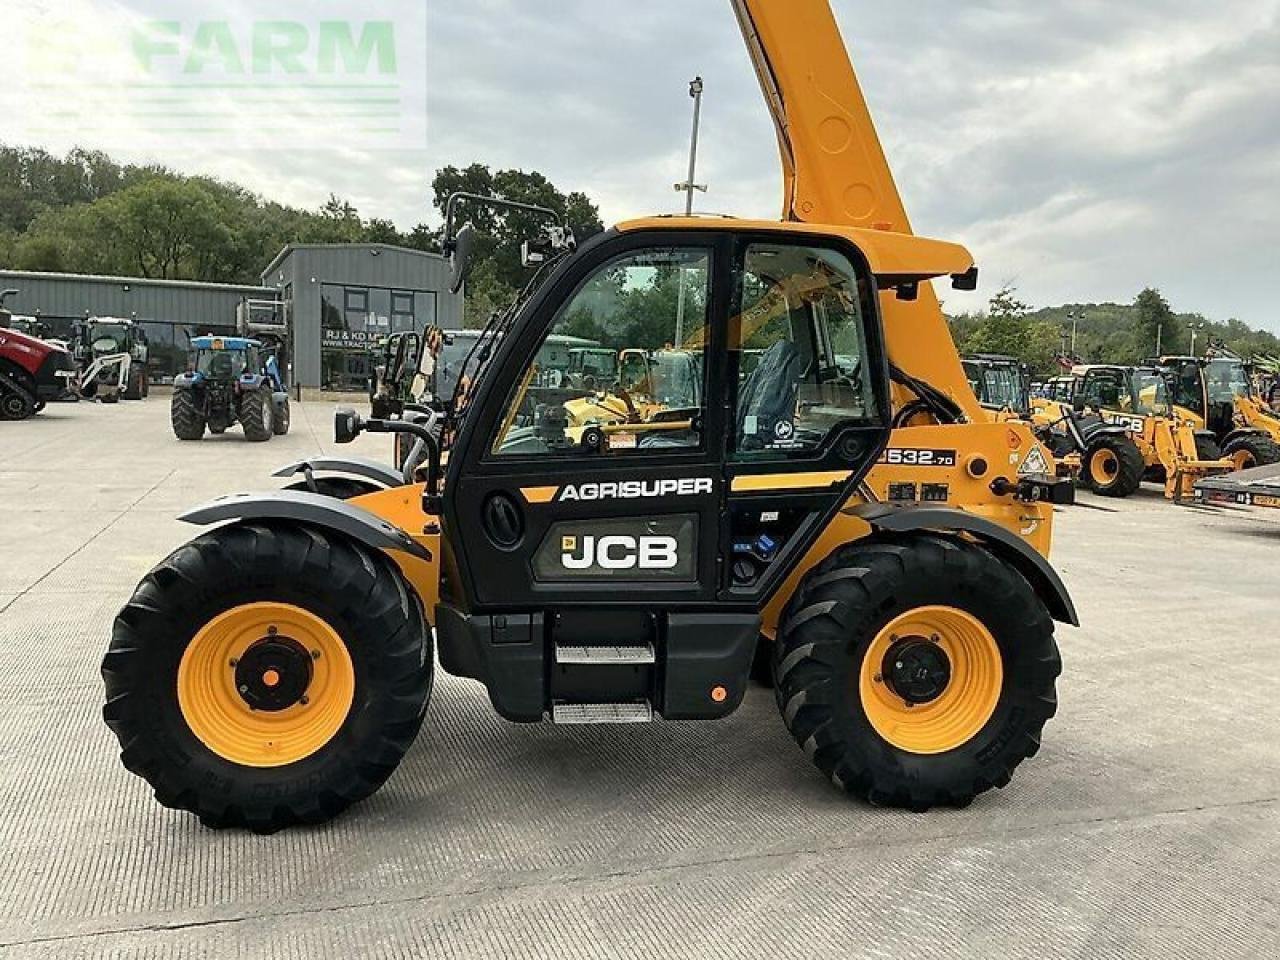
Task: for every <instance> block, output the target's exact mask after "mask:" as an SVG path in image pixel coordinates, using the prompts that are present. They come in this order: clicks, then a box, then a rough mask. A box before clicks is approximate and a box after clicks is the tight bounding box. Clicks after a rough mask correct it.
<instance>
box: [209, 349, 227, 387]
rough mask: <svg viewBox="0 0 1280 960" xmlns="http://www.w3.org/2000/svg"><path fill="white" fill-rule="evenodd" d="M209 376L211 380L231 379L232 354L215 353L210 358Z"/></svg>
mask: <svg viewBox="0 0 1280 960" xmlns="http://www.w3.org/2000/svg"><path fill="white" fill-rule="evenodd" d="M209 378H210V379H211V380H230V379H232V375H231V354H229V353H221V352H220V353H215V354H214V355H213V356H211V357H210V358H209Z"/></svg>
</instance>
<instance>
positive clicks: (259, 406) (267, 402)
mask: <svg viewBox="0 0 1280 960" xmlns="http://www.w3.org/2000/svg"><path fill="white" fill-rule="evenodd" d="M271 407H272V404H271V394H270V392H269V391H266V390H253V391H251V392H249V393H246V394H245V395H244V396H243V397H241V398H240V423H241V424H242V425H243V426H244V437H245V439H246V440H248V441H249V442H250V443H266V442H267V441H268V440H270V439H271V437H272V436H273V434H272V423H273V422H274V420H275V418H274V416H273V415H272V414H273V413H274V411H273V410H272V409H271Z"/></svg>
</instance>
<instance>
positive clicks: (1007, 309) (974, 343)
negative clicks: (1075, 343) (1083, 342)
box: [952, 287, 1060, 373]
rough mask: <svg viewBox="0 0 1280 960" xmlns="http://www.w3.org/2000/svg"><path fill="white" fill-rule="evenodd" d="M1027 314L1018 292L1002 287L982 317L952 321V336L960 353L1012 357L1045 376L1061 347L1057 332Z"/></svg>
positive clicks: (1053, 327)
mask: <svg viewBox="0 0 1280 960" xmlns="http://www.w3.org/2000/svg"><path fill="white" fill-rule="evenodd" d="M1030 313H1031V307H1030V306H1029V305H1028V304H1026V303H1024V302H1023V301H1022V300H1020V299H1018V296H1017V291H1016V290H1015V289H1014V288H1013V287H1004V288H1003V289H1001V290H1000V291H999V292H998V293H996V295H995V296H994V297H992V298H991V302H990V304H989V306H988V308H987V312H986V313H985V314H982V315H979V316H977V317H962V318H957V319H956V320H953V321H952V331H953V336H956V344H957V346H958V347H959V349H960V350H961V352H962V353H995V354H1001V355H1003V356H1009V357H1015V358H1017V359H1018V360H1021V361H1022V362H1023V363H1026V364H1027V365H1028V366H1030V367H1031V369H1032V370H1033V371H1035V372H1036V373H1048V372H1051V371H1052V370H1053V368H1054V360H1055V357H1056V355H1057V353H1058V349H1059V345H1060V337H1059V333H1058V328H1057V327H1055V326H1054V325H1053V324H1051V323H1048V322H1046V321H1044V320H1039V319H1033V318H1032V317H1031V316H1030Z"/></svg>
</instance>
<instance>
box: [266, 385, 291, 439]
mask: <svg viewBox="0 0 1280 960" xmlns="http://www.w3.org/2000/svg"><path fill="white" fill-rule="evenodd" d="M271 402H272V404H273V405H274V404H275V398H274V397H273V398H272V401H271ZM271 412H272V414H273V419H272V422H271V432H272V433H274V434H275V435H276V436H277V437H283V436H285V435H286V434H288V432H289V421H290V420H291V419H292V414H291V412H290V410H289V397H288V395H286V396H285V397H284V398H283V400H282V402H281V403H280V405H279V406H275V407H274V409H273V410H272V411H271Z"/></svg>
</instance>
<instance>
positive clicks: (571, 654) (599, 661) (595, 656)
mask: <svg viewBox="0 0 1280 960" xmlns="http://www.w3.org/2000/svg"><path fill="white" fill-rule="evenodd" d="M656 659H657V658H656V657H655V656H654V653H653V646H652V645H651V644H647V643H646V644H644V645H643V646H635V647H568V646H561V645H560V644H558V643H557V644H556V663H568V664H578V665H581V664H595V665H599V666H605V667H613V666H628V665H631V664H637V665H643V664H650V663H654V662H655V661H656Z"/></svg>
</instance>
